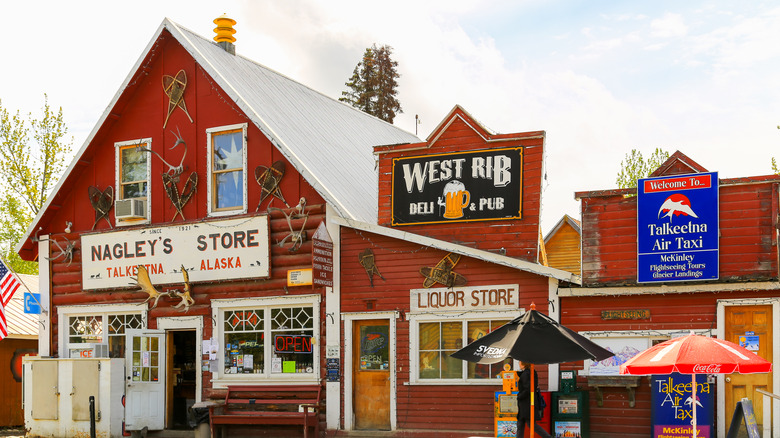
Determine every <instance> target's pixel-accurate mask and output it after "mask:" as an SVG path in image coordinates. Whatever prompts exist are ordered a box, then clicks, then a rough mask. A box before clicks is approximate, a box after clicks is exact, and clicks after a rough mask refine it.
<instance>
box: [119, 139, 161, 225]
mask: <svg viewBox="0 0 780 438" xmlns="http://www.w3.org/2000/svg"><path fill="white" fill-rule="evenodd" d="M137 147H143V148H146V149H149V150H151V149H152V139H151V138H142V139H136V140H129V141H122V142H118V143H114V148H115V152H116V153H115V161H114V162H115V164H116V166H115V167H116V185H115V188H116V192H115V193H114V201H118V200H122V199H144V200H146V219H115V220H114V222H115V223H116V225H117V226H128V225H139V224H148V223H151V220H152V156H151V155H152V154H151V153H150V152H146V180H138V181H132V182H127V183H126V182H123V181H122V151H123V150H126V149H131V148H137ZM141 181H146V196H144V197H140V198H124V196H123V191H122V186H123V185H125V184H130V183H138V182H141Z"/></svg>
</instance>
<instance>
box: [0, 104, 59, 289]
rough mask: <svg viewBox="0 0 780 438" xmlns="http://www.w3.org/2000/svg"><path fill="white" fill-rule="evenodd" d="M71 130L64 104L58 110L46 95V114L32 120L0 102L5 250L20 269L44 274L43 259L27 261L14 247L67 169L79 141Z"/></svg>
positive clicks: (0, 214) (0, 213)
mask: <svg viewBox="0 0 780 438" xmlns="http://www.w3.org/2000/svg"><path fill="white" fill-rule="evenodd" d="M28 124H29V125H28ZM67 134H68V128H67V126H66V125H65V120H64V117H63V115H62V108H59V109H58V111H57V112H56V113H55V112H54V111H52V109H51V107H50V106H49V98H48V96H46V95H45V94H44V104H43V108H41V114H40V115H38V116H37V117H36V116H34V115H33V114H32V113H30V114H28V117H27V119H26V120H25V119H24V118H22V116H21V115H20V114H19V111H17V112H16V114H11V113H9V112H8V110H6V109H5V108H4V107H3V106H2V101H0V188H1V189H2V193H3V194H4V196H3V197H2V198H0V251H2V253H3V257H4V258H5V259H6V260H7V261H8V263H9V264H10V265H11V268H13V269H14V270H15V271H16V272H19V273H22V274H37V273H38V264H37V263H35V262H25V261H23V260H22V259H21V257H19V255H18V254H17V253H16V252H14V250H13V249H14V248H15V247H16V245H17V244H18V243H19V241H20V240H21V239H22V237H23V236H24V233H25V231H26V230H27V227H29V226H30V223H31V222H32V220H33V219H34V218H35V216H36V215H37V214H38V212H39V211H40V210H41V208H42V207H43V204H44V203H45V202H46V197H47V196H48V195H49V194H50V192H51V190H52V188H53V187H54V185H55V184H56V182H57V179H58V178H59V176H60V174H61V173H62V171H63V169H64V167H65V159H66V157H67V156H68V155H69V154H70V151H71V146H72V144H73V138H72V137H71V138H70V140H67V139H66V136H67Z"/></svg>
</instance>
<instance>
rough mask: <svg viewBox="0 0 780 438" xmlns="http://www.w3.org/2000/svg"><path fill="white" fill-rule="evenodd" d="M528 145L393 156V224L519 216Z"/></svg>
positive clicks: (516, 217)
mask: <svg viewBox="0 0 780 438" xmlns="http://www.w3.org/2000/svg"><path fill="white" fill-rule="evenodd" d="M522 180H523V148H522V147H516V148H502V149H486V150H480V151H469V152H461V153H454V154H439V155H426V156H420V157H406V158H396V159H394V160H393V194H392V210H393V222H392V224H393V225H394V226H397V225H412V224H430V223H444V222H464V221H477V220H496V219H519V218H520V217H521V206H522V187H523V181H522Z"/></svg>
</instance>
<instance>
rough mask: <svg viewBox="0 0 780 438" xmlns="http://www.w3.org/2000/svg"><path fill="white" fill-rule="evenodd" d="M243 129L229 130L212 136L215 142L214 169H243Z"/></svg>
mask: <svg viewBox="0 0 780 438" xmlns="http://www.w3.org/2000/svg"><path fill="white" fill-rule="evenodd" d="M242 136H243V131H236V132H228V133H224V134H217V135H214V136H212V141H213V142H214V155H213V159H212V161H213V163H214V170H217V171H218V170H228V169H243V168H244V152H243V151H244V142H243V140H242Z"/></svg>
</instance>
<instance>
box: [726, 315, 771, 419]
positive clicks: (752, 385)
mask: <svg viewBox="0 0 780 438" xmlns="http://www.w3.org/2000/svg"><path fill="white" fill-rule="evenodd" d="M725 316H726V318H725V319H726V325H725V334H726V340H727V341H731V342H733V343H735V344H741V345H743V346H744V344H745V343H746V341H754V340H755V339H756V337H758V338H757V339H758V350H757V351H754V352H755V353H756V354H758V355H759V356H761V357H762V358H764V359H766V360H769V361H771V360H772V306H728V307H726V315H725ZM751 333H752V334H751ZM748 344H753V343H752V342H748ZM748 348H749V349H753V348H755V347H752V346H750V347H748ZM725 380H726V391H725V395H726V430H728V429H729V426H730V425H731V418H732V414H733V413H734V406H735V403H736V402H738V401H740V400H742V398H743V397H747V398H749V399H750V400H752V401H753V412H755V414H756V422H757V423H758V429H759V430H761V429H762V427H763V422H764V421H763V417H764V397H763V396H762V395H761V394H760V393H758V392H756V389H762V390H764V391H767V392H772V374H771V373H767V374H739V373H734V374H728V375H726V379H725Z"/></svg>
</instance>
